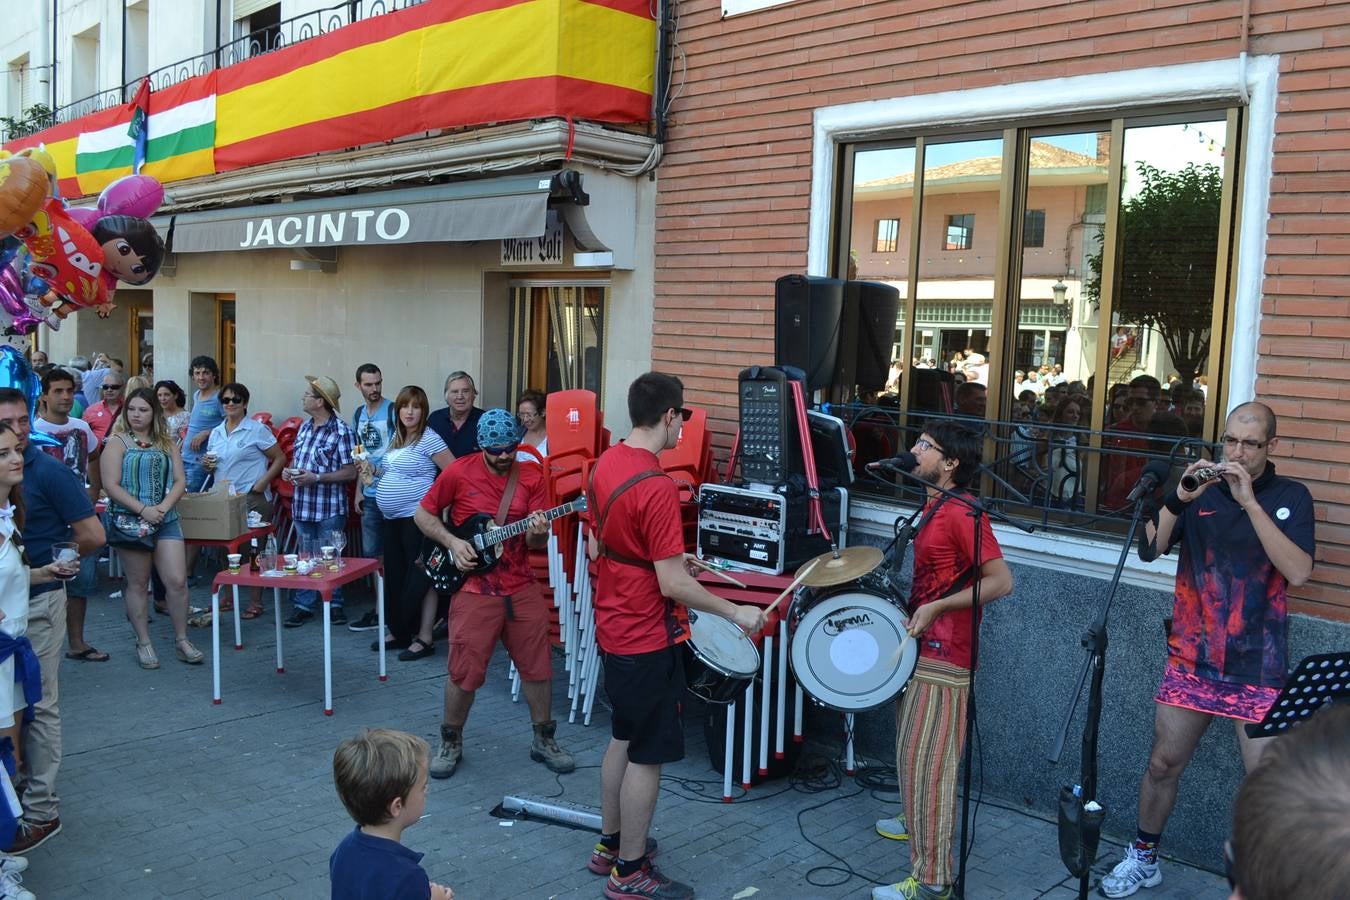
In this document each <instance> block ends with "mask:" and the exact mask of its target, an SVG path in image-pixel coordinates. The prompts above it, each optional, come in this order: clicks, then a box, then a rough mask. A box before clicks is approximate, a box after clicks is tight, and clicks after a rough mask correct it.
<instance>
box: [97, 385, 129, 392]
mask: <svg viewBox="0 0 1350 900" xmlns="http://www.w3.org/2000/svg"><path fill="white" fill-rule="evenodd" d="M124 387H126V385H124V384H105V385H103V390H105V391H120V390H121V389H122V388H124Z"/></svg>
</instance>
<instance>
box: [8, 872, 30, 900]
mask: <svg viewBox="0 0 1350 900" xmlns="http://www.w3.org/2000/svg"><path fill="white" fill-rule="evenodd" d="M22 882H23V879H21V878H20V877H19V874H18V873H17V872H0V898H3V900H37V894H34V893H33V892H32V891H30V890H28V889H27V888H25V887H24V886H23V883H22Z"/></svg>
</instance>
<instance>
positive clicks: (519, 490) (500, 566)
mask: <svg viewBox="0 0 1350 900" xmlns="http://www.w3.org/2000/svg"><path fill="white" fill-rule="evenodd" d="M516 469H517V470H518V471H519V472H520V480H519V481H518V482H517V484H516V492H515V494H514V495H512V497H511V506H510V507H509V508H508V510H507V515H506V524H510V523H512V522H515V521H518V520H520V519H524V518H527V517H528V516H529V515H530V513H532V512H534V511H535V510H545V509H548V491H547V490H546V489H545V487H544V475H543V472H541V471H540V467H539V466H528V465H527V466H522V465H520V464H519V463H517V464H516ZM506 482H507V476H505V475H498V474H497V473H495V472H493V471H492V470H491V469H489V468H488V466H487V463H486V462H484V461H483V454H482V453H477V452H475V453H470V454H469V455H467V456H461V457H460V458H459V459H457V460H455V461H454V462H452V463H451V464H450V465H448V466H446V467H445V469H444V470H443V471H442V472H441V474H440V475H438V476H436V481H435V482H434V483H433V484H432V485H431V490H429V491H427V495H426V496H425V497H423V498H422V508H423V509H425V510H426V511H427V512H429V513H431V514H432V515H434V516H439V515H440V514H441V513H442V512H443V511H444V510H445V509H447V508H449V510H450V521H451V522H452V523H454V525H456V526H458V525H461V524H463V523H464V522H465V521H466V520H467V519H468V518H469V517H470V516H472V515H474V514H475V513H486V514H487V515H489V516H495V515H497V507H498V506H500V505H501V502H502V492H503V491H505V490H506ZM527 549H528V548H527V547H526V546H525V535H523V534H521V535H517V536H516V537H513V538H511V539H510V540H509V541H507V542H506V543H505V544H503V545H502V548H501V561H500V562H498V563H497V566H496V568H494V569H492V570H491V571H490V572H487V573H485V574H483V575H474V576H471V577H470V578H469V579H468V580H467V581H465V582H464V588H463V589H464V590H466V591H472V592H473V593H475V594H495V595H497V596H499V597H507V596H510V595H511V594H515V593H517V592H519V591H520V590H522V589H523V588H525V587H527V586H529V585H530V584H531V583H532V582H533V581H534V580H535V577H534V572H533V570H531V569H530V560H529V556H528V553H527Z"/></svg>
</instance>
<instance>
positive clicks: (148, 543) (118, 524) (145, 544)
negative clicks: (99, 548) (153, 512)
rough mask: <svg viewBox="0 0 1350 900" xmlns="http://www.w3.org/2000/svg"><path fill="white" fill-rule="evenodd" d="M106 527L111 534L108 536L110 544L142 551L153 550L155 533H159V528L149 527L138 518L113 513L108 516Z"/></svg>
mask: <svg viewBox="0 0 1350 900" xmlns="http://www.w3.org/2000/svg"><path fill="white" fill-rule="evenodd" d="M108 525H109V530H110V531H111V532H112V534H110V535H109V536H108V543H110V544H116V545H118V546H122V547H131V548H135V549H142V550H153V549H154V547H155V532H157V531H159V526H158V525H151V524H150V523H149V522H147V521H145V520H144V519H142V518H141V517H140V516H135V515H132V514H131V513H113V514H112V515H111V516H109V519H108Z"/></svg>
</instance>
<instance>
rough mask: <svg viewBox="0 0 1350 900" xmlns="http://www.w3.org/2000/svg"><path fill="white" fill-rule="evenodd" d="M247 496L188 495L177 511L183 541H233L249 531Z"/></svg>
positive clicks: (180, 501)
mask: <svg viewBox="0 0 1350 900" xmlns="http://www.w3.org/2000/svg"><path fill="white" fill-rule="evenodd" d="M246 499H247V498H246V497H245V496H244V495H243V494H236V495H235V496H233V497H232V496H230V495H229V494H228V493H226V492H225V490H224V489H223V488H222V489H220V490H216V491H212V492H210V493H208V494H184V495H183V499H182V500H179V501H178V505H177V506H175V507H174V509H176V510H178V521H179V522H180V523H181V524H182V526H183V537H185V538H187V539H189V540H194V541H229V540H233V539H234V538H237V537H239V535H241V534H244V533H245V532H246V531H248V505H247V503H246V502H245V500H246Z"/></svg>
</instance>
